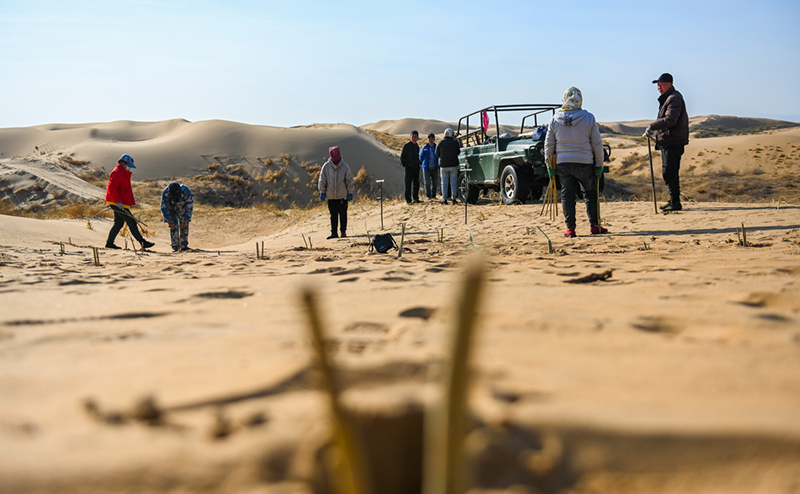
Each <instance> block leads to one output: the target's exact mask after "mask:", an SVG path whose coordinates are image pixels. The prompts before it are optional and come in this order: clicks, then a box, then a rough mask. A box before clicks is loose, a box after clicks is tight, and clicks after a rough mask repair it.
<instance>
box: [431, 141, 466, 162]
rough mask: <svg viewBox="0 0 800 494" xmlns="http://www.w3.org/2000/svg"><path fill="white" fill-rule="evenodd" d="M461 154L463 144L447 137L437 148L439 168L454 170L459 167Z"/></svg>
mask: <svg viewBox="0 0 800 494" xmlns="http://www.w3.org/2000/svg"><path fill="white" fill-rule="evenodd" d="M460 152H461V144H459V143H458V141H457V140H455V139H454V138H453V137H450V136H445V138H444V139H442V140H441V141H440V142H439V145H438V146H436V156H438V157H439V166H440V167H442V168H452V167H454V166H458V154H459V153H460Z"/></svg>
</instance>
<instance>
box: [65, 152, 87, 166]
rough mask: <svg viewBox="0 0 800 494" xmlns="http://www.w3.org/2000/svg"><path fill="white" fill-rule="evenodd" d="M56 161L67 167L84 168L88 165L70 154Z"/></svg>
mask: <svg viewBox="0 0 800 494" xmlns="http://www.w3.org/2000/svg"><path fill="white" fill-rule="evenodd" d="M58 160H59V161H61V162H63V163H66V164H68V165H74V166H86V165H88V164H89V162H88V161H84V160H79V159H75V158H73V157H72V155H71V154H70V155H67V156H62V157H60V158H58Z"/></svg>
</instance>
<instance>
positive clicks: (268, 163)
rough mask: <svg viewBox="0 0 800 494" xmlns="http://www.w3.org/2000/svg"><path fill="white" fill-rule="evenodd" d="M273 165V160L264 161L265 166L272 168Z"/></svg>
mask: <svg viewBox="0 0 800 494" xmlns="http://www.w3.org/2000/svg"><path fill="white" fill-rule="evenodd" d="M273 163H274V161H273V159H272V158H267V159H265V160H264V166H272V164H273Z"/></svg>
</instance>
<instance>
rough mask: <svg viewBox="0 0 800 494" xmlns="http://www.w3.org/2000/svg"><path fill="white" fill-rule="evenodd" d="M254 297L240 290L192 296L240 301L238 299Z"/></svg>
mask: <svg viewBox="0 0 800 494" xmlns="http://www.w3.org/2000/svg"><path fill="white" fill-rule="evenodd" d="M252 295H253V294H252V293H251V292H245V291H239V290H227V291H223V292H203V293H197V294H195V295H192V296H193V297H197V298H232V299H238V298H245V297H250V296H252Z"/></svg>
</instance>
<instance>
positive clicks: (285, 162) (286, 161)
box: [281, 153, 292, 166]
mask: <svg viewBox="0 0 800 494" xmlns="http://www.w3.org/2000/svg"><path fill="white" fill-rule="evenodd" d="M281 160H282V161H283V165H284V166H289V164H290V163H291V162H292V155H291V154H283V153H281Z"/></svg>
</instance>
